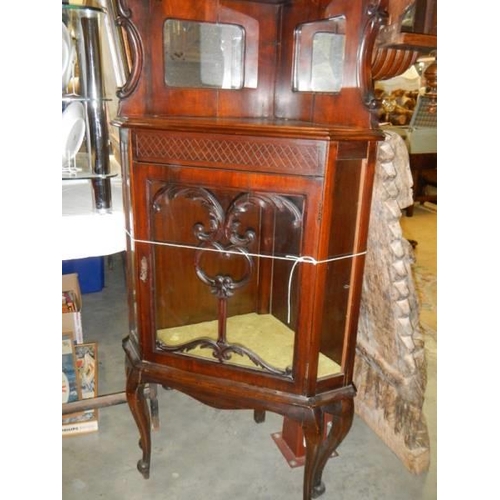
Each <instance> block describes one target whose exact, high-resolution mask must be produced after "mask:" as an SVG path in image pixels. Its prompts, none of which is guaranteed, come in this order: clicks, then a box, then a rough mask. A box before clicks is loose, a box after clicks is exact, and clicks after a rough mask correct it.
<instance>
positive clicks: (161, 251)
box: [151, 182, 304, 376]
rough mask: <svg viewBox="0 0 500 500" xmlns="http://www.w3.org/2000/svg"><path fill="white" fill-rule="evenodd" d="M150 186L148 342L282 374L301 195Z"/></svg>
mask: <svg viewBox="0 0 500 500" xmlns="http://www.w3.org/2000/svg"><path fill="white" fill-rule="evenodd" d="M153 191H154V195H153V196H152V208H153V209H152V212H153V214H152V228H151V231H152V235H153V240H154V266H155V297H156V304H155V305H156V340H157V342H156V347H157V349H158V350H160V351H165V352H175V353H178V354H180V355H187V356H195V357H198V358H203V359H205V360H209V361H213V362H218V363H224V364H229V365H238V366H242V367H245V368H249V369H254V370H261V371H264V372H268V373H273V374H279V375H283V376H291V371H292V365H293V355H294V343H295V334H296V332H295V330H296V323H297V318H296V309H297V305H298V300H299V294H298V286H297V283H298V282H299V276H300V269H298V268H297V269H296V270H294V262H295V260H296V258H295V256H298V255H300V249H301V245H302V239H303V211H304V198H303V197H302V196H287V195H282V194H279V193H267V192H241V191H237V190H233V189H223V188H210V189H209V188H204V187H197V186H196V187H195V186H188V185H181V184H175V183H165V184H164V185H162V183H159V182H158V183H155V184H154V186H153ZM292 273H293V275H292Z"/></svg>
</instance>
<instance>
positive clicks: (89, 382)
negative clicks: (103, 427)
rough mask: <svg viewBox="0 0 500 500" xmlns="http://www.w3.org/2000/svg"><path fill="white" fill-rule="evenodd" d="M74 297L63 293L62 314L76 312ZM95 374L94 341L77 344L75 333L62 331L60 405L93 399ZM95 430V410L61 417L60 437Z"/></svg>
mask: <svg viewBox="0 0 500 500" xmlns="http://www.w3.org/2000/svg"><path fill="white" fill-rule="evenodd" d="M77 295H78V294H77V293H75V292H74V291H73V290H63V292H62V312H63V315H64V313H74V312H76V311H78V310H79V305H78V304H79V300H78V297H77ZM97 371H98V362H97V344H96V343H94V342H90V343H83V342H82V343H78V342H77V340H76V339H75V332H74V331H66V332H65V331H63V333H62V404H63V405H64V404H68V403H72V402H74V401H79V400H83V399H91V398H94V397H96V396H97V394H98V392H97ZM98 428H99V421H98V410H97V409H91V410H85V411H79V412H76V413H70V414H64V415H63V417H62V434H63V436H73V435H77V434H84V433H87V432H94V431H97V430H98Z"/></svg>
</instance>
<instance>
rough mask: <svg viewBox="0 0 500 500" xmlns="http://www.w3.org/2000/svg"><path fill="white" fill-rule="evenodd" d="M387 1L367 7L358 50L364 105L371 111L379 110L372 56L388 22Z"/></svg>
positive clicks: (375, 1) (371, 3) (377, 0)
mask: <svg viewBox="0 0 500 500" xmlns="http://www.w3.org/2000/svg"><path fill="white" fill-rule="evenodd" d="M386 7H387V0H372V1H371V2H369V3H368V5H367V6H366V16H367V21H366V24H365V27H364V30H363V36H362V37H361V40H362V43H361V44H360V45H359V49H358V60H359V65H358V80H359V84H360V91H361V94H362V96H363V103H364V104H365V106H366V107H367V108H368V109H370V110H375V109H376V108H377V101H376V99H375V94H374V91H373V76H372V54H373V49H374V46H375V39H376V37H377V33H378V31H379V29H380V27H381V26H382V25H383V24H384V23H385V22H386V21H387V18H388V13H387V8H386Z"/></svg>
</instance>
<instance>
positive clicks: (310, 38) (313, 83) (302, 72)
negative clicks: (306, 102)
mask: <svg viewBox="0 0 500 500" xmlns="http://www.w3.org/2000/svg"><path fill="white" fill-rule="evenodd" d="M344 32H345V18H344V17H339V18H333V19H327V20H324V21H317V22H313V23H305V24H302V25H300V26H299V27H298V28H297V30H296V33H295V60H294V78H293V88H294V90H298V91H310V92H340V90H341V88H342V77H343V69H344V46H345V34H344Z"/></svg>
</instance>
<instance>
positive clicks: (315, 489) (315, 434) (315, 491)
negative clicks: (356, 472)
mask: <svg viewBox="0 0 500 500" xmlns="http://www.w3.org/2000/svg"><path fill="white" fill-rule="evenodd" d="M323 425H324V419H323V411H322V410H321V409H319V408H315V409H311V410H310V412H309V413H308V414H307V415H306V417H305V418H304V420H303V422H302V430H303V431H304V438H305V441H306V459H305V464H304V497H303V498H304V500H311V498H316V497H318V496H320V495H321V494H322V493H324V491H325V487H324V485H323V483H322V482H321V472H320V473H319V474H318V472H317V469H318V464H319V458H320V454H321V443H322V441H323ZM317 478H319V483H317V482H316V479H317Z"/></svg>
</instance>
